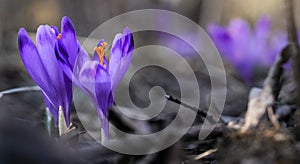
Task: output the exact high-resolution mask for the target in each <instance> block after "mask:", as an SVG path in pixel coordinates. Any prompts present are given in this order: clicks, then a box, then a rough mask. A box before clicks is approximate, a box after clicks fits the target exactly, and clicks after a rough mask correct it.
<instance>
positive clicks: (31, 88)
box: [0, 86, 41, 98]
mask: <svg viewBox="0 0 300 164" xmlns="http://www.w3.org/2000/svg"><path fill="white" fill-rule="evenodd" d="M33 91H41V88H40V87H38V86H27V87H20V88H13V89H8V90H5V91H2V92H0V98H2V96H3V95H8V94H14V93H19V92H33Z"/></svg>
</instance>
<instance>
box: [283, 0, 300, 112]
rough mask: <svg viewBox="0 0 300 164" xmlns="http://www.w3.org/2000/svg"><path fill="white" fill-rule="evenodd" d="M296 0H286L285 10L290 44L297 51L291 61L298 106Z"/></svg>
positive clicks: (299, 69)
mask: <svg viewBox="0 0 300 164" xmlns="http://www.w3.org/2000/svg"><path fill="white" fill-rule="evenodd" d="M294 4H295V3H294V0H284V5H285V11H286V20H287V35H288V41H289V44H293V45H295V47H296V51H294V53H293V54H291V55H292V56H291V63H292V70H293V76H294V79H295V82H296V87H297V99H296V100H297V108H299V107H300V94H299V86H300V53H299V52H300V51H299V43H298V37H297V36H298V35H297V30H296V23H295V17H294Z"/></svg>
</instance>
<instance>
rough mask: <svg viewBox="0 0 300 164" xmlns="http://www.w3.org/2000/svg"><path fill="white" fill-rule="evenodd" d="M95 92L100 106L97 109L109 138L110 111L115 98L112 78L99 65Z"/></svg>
mask: <svg viewBox="0 0 300 164" xmlns="http://www.w3.org/2000/svg"><path fill="white" fill-rule="evenodd" d="M95 90H96V98H97V102H98V104H99V107H98V108H96V109H97V112H98V115H99V117H100V119H101V123H102V128H103V130H104V134H105V136H106V137H108V109H109V108H110V107H111V106H112V105H113V96H112V90H111V82H110V76H109V74H108V72H107V70H106V69H105V68H104V67H103V66H102V65H98V67H97V71H96V83H95Z"/></svg>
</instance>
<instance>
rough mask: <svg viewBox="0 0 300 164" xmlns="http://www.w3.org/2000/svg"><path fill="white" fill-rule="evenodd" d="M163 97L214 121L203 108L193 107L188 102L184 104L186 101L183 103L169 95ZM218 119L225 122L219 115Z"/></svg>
mask: <svg viewBox="0 0 300 164" xmlns="http://www.w3.org/2000/svg"><path fill="white" fill-rule="evenodd" d="M165 98H166V99H167V100H169V101H172V102H175V103H177V104H180V105H182V106H184V107H186V108H188V109H191V110H193V111H195V112H198V113H199V114H200V115H201V116H202V117H203V118H207V120H208V121H209V122H211V123H214V122H215V121H214V118H213V117H212V116H211V115H208V114H207V113H206V112H205V111H203V110H201V109H199V108H196V107H193V106H191V105H189V104H186V103H184V102H181V101H180V100H179V99H176V98H174V97H173V96H171V95H165ZM220 120H221V121H222V122H223V123H225V121H224V119H223V118H222V116H221V117H220Z"/></svg>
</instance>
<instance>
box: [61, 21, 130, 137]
mask: <svg viewBox="0 0 300 164" xmlns="http://www.w3.org/2000/svg"><path fill="white" fill-rule="evenodd" d="M63 22H65V24H67V26H65V27H66V29H63V31H64V30H65V31H68V32H69V33H68V34H69V35H68V36H64V34H63V33H62V35H61V39H59V41H58V42H57V45H56V55H57V58H58V60H59V63H60V64H61V67H62V68H63V70H64V72H65V73H66V75H67V76H68V77H69V78H70V79H72V81H73V83H74V84H75V85H77V86H78V87H79V88H80V89H81V90H83V91H84V92H85V94H87V95H88V97H89V98H90V99H91V101H92V103H93V105H94V106H95V108H96V110H97V112H98V116H99V118H100V120H101V123H102V128H103V129H104V133H105V136H106V137H108V120H107V119H108V118H107V117H108V109H109V108H110V107H111V106H112V105H113V101H114V100H113V93H114V91H115V89H116V88H117V86H118V84H119V82H120V81H121V79H122V78H123V76H124V75H125V73H126V71H127V69H128V67H129V65H130V62H131V58H132V54H133V49H134V43H133V36H132V33H131V32H130V30H129V29H128V28H125V29H124V32H123V34H117V35H116V36H115V39H114V41H113V44H112V49H111V54H110V61H108V60H107V59H106V57H105V47H106V46H107V43H106V42H104V40H103V39H102V40H100V41H99V43H98V44H97V46H96V48H95V52H94V57H93V59H91V58H90V57H89V55H88V54H87V53H86V51H85V50H84V49H83V48H82V47H81V46H80V44H79V43H78V41H77V39H76V34H75V29H74V27H73V25H72V23H71V21H70V20H69V19H68V18H67V17H64V18H63Z"/></svg>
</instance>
